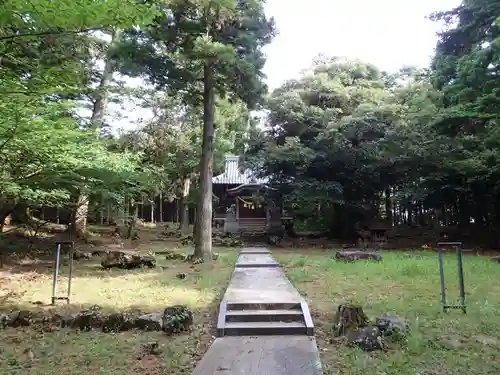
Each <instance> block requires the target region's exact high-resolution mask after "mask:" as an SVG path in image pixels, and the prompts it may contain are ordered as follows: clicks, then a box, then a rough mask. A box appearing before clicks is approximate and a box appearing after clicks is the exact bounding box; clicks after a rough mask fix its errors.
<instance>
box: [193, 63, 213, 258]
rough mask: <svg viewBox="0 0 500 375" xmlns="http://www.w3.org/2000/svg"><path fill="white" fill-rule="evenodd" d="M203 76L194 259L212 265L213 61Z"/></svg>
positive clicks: (206, 65)
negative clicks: (201, 129)
mask: <svg viewBox="0 0 500 375" xmlns="http://www.w3.org/2000/svg"><path fill="white" fill-rule="evenodd" d="M203 74H204V75H203V78H204V82H203V83H204V90H203V143H202V151H201V161H200V197H199V201H198V205H197V206H198V208H197V210H196V222H195V227H196V230H195V231H194V234H195V237H194V243H195V246H194V258H203V259H204V260H205V261H211V260H212V177H213V158H214V150H213V138H214V133H215V124H214V117H215V113H214V112H215V90H214V62H213V61H212V60H211V59H210V60H207V61H206V62H205V66H204V69H203Z"/></svg>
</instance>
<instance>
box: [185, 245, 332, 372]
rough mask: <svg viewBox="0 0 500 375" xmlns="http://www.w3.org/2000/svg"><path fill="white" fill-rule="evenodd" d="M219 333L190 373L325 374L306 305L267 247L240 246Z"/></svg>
mask: <svg viewBox="0 0 500 375" xmlns="http://www.w3.org/2000/svg"><path fill="white" fill-rule="evenodd" d="M217 336H218V338H217V339H215V341H214V342H213V343H212V345H211V346H210V348H209V349H208V351H207V352H206V353H205V355H204V357H203V358H202V359H201V360H200V362H199V363H198V365H197V366H196V368H195V370H194V372H193V373H192V375H322V374H323V371H322V369H321V362H320V359H319V353H318V348H317V346H316V340H315V339H314V326H313V322H312V319H311V314H310V313H309V308H308V306H307V303H306V301H305V300H304V299H303V298H302V297H301V296H300V295H299V293H298V292H297V290H296V289H295V288H294V287H293V286H292V284H291V283H290V281H289V280H288V279H287V278H286V276H285V274H284V273H283V271H282V270H281V267H280V266H279V264H278V263H277V262H276V260H275V259H274V258H273V257H272V256H271V255H270V253H269V250H267V249H265V248H244V249H242V250H241V252H240V256H239V258H238V260H237V262H236V267H235V270H234V273H233V277H232V278H231V282H230V283H229V286H228V288H227V290H226V294H225V295H224V298H223V300H222V302H221V304H220V308H219V317H218V321H217Z"/></svg>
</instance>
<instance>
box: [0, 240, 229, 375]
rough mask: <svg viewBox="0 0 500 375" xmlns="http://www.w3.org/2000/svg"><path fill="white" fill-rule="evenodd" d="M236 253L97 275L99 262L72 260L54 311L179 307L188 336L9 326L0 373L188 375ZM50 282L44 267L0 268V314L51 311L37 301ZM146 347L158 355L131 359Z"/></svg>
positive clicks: (0, 350) (0, 344) (207, 338)
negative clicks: (184, 310)
mask: <svg viewBox="0 0 500 375" xmlns="http://www.w3.org/2000/svg"><path fill="white" fill-rule="evenodd" d="M155 247H156V249H155ZM162 247H164V245H162V243H161V242H156V243H154V245H153V246H151V245H148V246H147V249H148V250H153V251H155V250H156V251H158V250H164V249H162ZM139 250H141V249H139ZM215 251H219V250H215ZM236 256H237V251H235V250H231V249H227V250H222V251H221V253H220V258H219V259H218V260H217V261H215V262H212V263H211V264H207V265H204V264H202V265H196V266H193V265H191V264H190V263H184V262H182V261H172V260H168V261H167V260H165V256H164V255H160V254H158V255H157V261H158V266H157V267H156V268H155V269H152V270H148V269H144V270H128V271H127V270H111V271H103V270H101V269H100V267H99V258H98V257H97V258H96V259H95V260H92V261H78V262H75V274H74V277H73V283H72V300H71V305H65V304H64V302H61V303H60V306H58V307H57V309H58V310H68V309H69V310H81V309H82V308H83V307H87V306H90V305H94V304H96V305H99V306H101V307H102V308H103V309H105V310H110V311H125V310H135V309H140V310H141V311H151V312H156V311H162V310H163V309H164V308H165V307H166V306H168V305H174V304H183V305H187V306H189V307H190V308H191V309H192V310H193V312H194V327H193V329H192V331H191V332H190V333H185V334H181V335H178V336H173V337H168V336H166V335H165V334H164V333H162V332H138V331H130V332H123V333H118V334H108V333H101V332H97V331H91V332H76V331H72V330H66V329H61V330H54V331H53V332H48V333H47V332H37V331H36V330H34V329H33V328H32V327H27V328H22V329H20V328H17V329H14V328H9V329H5V330H2V331H0V364H1V365H0V373H1V374H12V375H17V374H19V375H21V374H22V375H25V374H28V373H29V374H30V375H52V374H54V375H61V374H65V375H72V374H89V375H92V374H96V375H108V374H109V375H122V374H123V375H125V374H143V375H144V374H168V375H174V374H175V375H181V374H189V373H191V370H192V369H193V367H194V366H195V364H196V362H197V360H198V359H199V358H201V356H202V355H203V354H204V352H205V350H206V348H207V347H208V345H209V343H210V342H211V340H212V338H213V337H212V335H213V334H214V325H215V314H216V311H217V309H218V304H219V301H220V298H221V293H223V292H224V290H225V288H226V287H227V284H228V281H229V278H230V276H231V273H232V271H233V268H234V263H235V261H236ZM66 268H67V267H63V275H62V277H61V279H60V288H62V289H63V290H61V291H60V294H63V295H64V288H65V286H66V283H67V278H66V277H65V276H64V272H65V271H66ZM180 272H184V273H187V274H188V277H187V278H186V279H184V280H180V279H178V278H176V274H177V273H180ZM51 285H52V279H51V275H50V271H49V270H48V269H47V268H46V267H45V268H44V267H42V266H40V267H39V268H37V269H36V270H35V271H32V272H26V271H23V272H22V273H15V272H14V270H13V269H9V268H6V269H3V270H1V269H0V307H1V308H3V309H5V308H6V307H8V306H7V305H9V304H11V305H12V304H14V305H16V306H17V307H18V308H23V309H30V310H36V309H48V308H50V307H47V306H40V304H41V303H49V302H50V296H51ZM6 291H9V292H10V298H7V296H5V294H6ZM12 292H14V293H15V294H12ZM2 294H3V295H4V298H3V301H2V297H1V296H2ZM151 342H158V343H159V344H160V345H161V347H162V351H161V353H160V354H159V355H146V356H144V357H143V358H142V359H138V355H139V354H140V353H141V350H142V349H141V348H142V347H143V345H144V344H146V343H151ZM30 356H31V357H32V358H31V359H30V358H28V357H30Z"/></svg>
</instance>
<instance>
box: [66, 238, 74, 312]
mask: <svg viewBox="0 0 500 375" xmlns="http://www.w3.org/2000/svg"><path fill="white" fill-rule="evenodd" d="M74 253H75V243H74V242H72V243H71V247H70V248H69V272H68V299H67V300H66V302H67V303H68V304H69V297H70V295H71V277H72V274H73V255H74Z"/></svg>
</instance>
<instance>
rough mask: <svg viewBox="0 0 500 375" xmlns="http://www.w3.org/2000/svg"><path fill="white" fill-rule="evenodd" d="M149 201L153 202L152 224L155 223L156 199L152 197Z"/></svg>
mask: <svg viewBox="0 0 500 375" xmlns="http://www.w3.org/2000/svg"><path fill="white" fill-rule="evenodd" d="M149 203H150V204H151V215H150V217H151V224H154V223H155V200H154V198H153V199H150V200H149Z"/></svg>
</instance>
